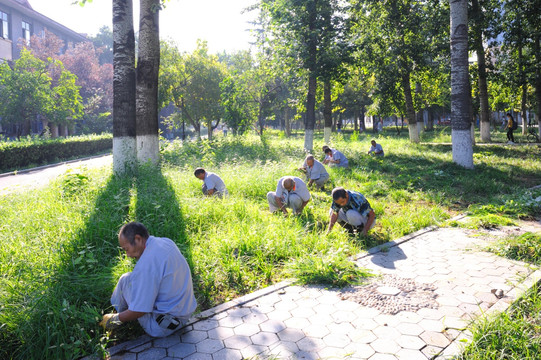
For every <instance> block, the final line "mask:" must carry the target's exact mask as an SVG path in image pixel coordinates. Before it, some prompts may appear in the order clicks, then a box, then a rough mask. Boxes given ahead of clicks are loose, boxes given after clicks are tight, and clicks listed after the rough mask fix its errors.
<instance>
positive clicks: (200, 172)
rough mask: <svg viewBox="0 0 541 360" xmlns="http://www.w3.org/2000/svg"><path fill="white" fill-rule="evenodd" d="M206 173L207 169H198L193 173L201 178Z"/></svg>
mask: <svg viewBox="0 0 541 360" xmlns="http://www.w3.org/2000/svg"><path fill="white" fill-rule="evenodd" d="M204 173H205V169H203V168H197V169H195V171H194V172H193V174H194V175H195V176H196V177H197V176H199V175H200V174H204Z"/></svg>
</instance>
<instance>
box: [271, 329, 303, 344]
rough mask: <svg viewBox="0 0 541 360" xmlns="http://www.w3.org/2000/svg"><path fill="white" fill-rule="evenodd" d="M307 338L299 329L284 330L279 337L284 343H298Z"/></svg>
mask: <svg viewBox="0 0 541 360" xmlns="http://www.w3.org/2000/svg"><path fill="white" fill-rule="evenodd" d="M305 336H306V335H305V334H304V332H302V331H301V330H299V329H284V330H282V331H280V332H279V333H278V337H279V338H280V340H282V341H292V342H296V341H299V340H300V339H302V338H303V337H305Z"/></svg>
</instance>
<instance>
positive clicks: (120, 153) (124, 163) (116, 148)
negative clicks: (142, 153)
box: [113, 136, 137, 174]
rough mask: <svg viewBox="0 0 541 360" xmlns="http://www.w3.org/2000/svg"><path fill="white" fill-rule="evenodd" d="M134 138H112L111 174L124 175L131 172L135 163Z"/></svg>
mask: <svg viewBox="0 0 541 360" xmlns="http://www.w3.org/2000/svg"><path fill="white" fill-rule="evenodd" d="M135 149H136V143H135V136H133V137H131V136H122V137H114V138H113V172H114V173H115V174H124V173H126V172H129V171H132V170H133V169H134V167H135V164H136V162H137V156H136V150H135Z"/></svg>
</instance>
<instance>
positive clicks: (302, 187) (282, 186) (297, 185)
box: [267, 176, 311, 215]
mask: <svg viewBox="0 0 541 360" xmlns="http://www.w3.org/2000/svg"><path fill="white" fill-rule="evenodd" d="M310 197H311V196H310V192H309V191H308V188H307V187H306V184H305V183H304V181H302V179H301V178H299V177H296V176H284V177H281V178H280V179H279V180H278V185H277V186H276V191H269V192H268V193H267V201H268V202H269V210H270V212H272V213H273V212H275V211H276V210H282V212H283V213H284V215H288V213H287V209H286V207H290V208H291V210H292V212H293V213H294V214H296V215H297V214H300V213H301V212H302V210H303V209H304V207H305V206H306V204H308V202H309V201H310Z"/></svg>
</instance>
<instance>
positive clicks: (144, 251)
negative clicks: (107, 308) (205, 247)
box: [100, 222, 197, 337]
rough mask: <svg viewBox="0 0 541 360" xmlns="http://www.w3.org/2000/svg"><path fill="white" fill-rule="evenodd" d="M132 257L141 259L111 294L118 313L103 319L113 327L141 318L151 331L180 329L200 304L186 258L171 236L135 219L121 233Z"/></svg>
mask: <svg viewBox="0 0 541 360" xmlns="http://www.w3.org/2000/svg"><path fill="white" fill-rule="evenodd" d="M118 243H119V244H120V247H121V248H122V249H124V251H126V255H127V256H128V257H132V258H135V259H137V263H136V264H135V267H134V268H133V271H132V272H129V273H126V274H124V275H122V276H121V277H120V280H119V281H118V284H117V285H116V288H115V290H114V292H113V295H112V296H111V304H112V305H113V306H114V307H115V309H116V311H117V313H115V314H105V315H104V316H103V320H102V321H101V322H100V325H102V326H103V327H104V328H105V329H108V330H112V329H114V328H116V327H118V326H120V325H121V324H122V323H124V322H128V321H133V320H138V321H139V324H141V326H142V327H143V329H144V330H145V331H146V333H147V334H149V335H150V336H155V337H163V336H168V335H170V334H171V333H173V332H174V331H175V330H177V329H180V328H181V327H182V326H183V325H184V324H185V323H186V322H187V320H188V319H189V317H190V316H191V314H192V313H193V312H194V311H195V308H196V307H197V302H196V300H195V297H194V294H193V284H192V275H191V272H190V267H189V266H188V263H187V262H186V259H185V258H184V256H182V254H181V253H180V250H179V249H178V247H177V245H176V244H175V243H174V242H173V241H172V240H170V239H167V238H158V237H154V236H150V235H149V234H148V231H147V229H146V228H145V226H144V225H143V224H140V223H136V222H131V223H129V224H126V225H124V226H123V227H122V228H121V229H120V232H119V234H118Z"/></svg>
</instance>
